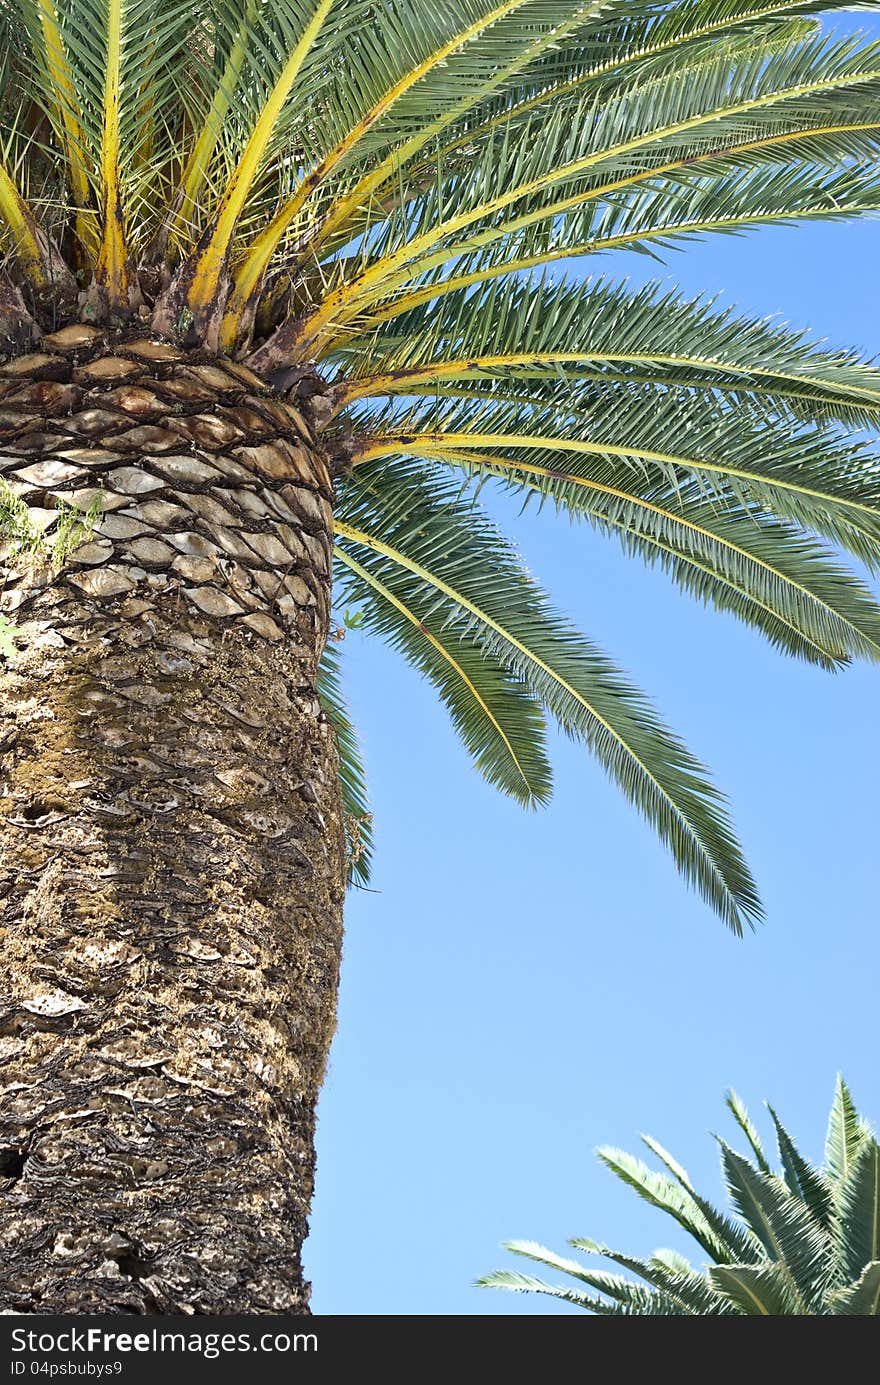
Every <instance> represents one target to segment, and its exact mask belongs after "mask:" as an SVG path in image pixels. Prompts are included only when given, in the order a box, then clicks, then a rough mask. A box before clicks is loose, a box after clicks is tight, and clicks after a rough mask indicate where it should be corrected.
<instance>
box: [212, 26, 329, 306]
mask: <svg viewBox="0 0 880 1385" xmlns="http://www.w3.org/2000/svg"><path fill="white" fill-rule="evenodd" d="M333 4H334V0H320V2H319V4H318V7H317V9H316V10H315V13H314V14H313V16H312V18H311V20H310V21H309V23H308V25H307V26H306V29H305V31H304V33H303V35H302V38H301V39H300V41H299V43H298V44H297V45H296V47H295V48H294V50H293V52H292V53H291V54H290V56H289V57H288V59H287V61H286V63H285V64H284V67H283V69H282V71H281V75H280V76H279V78H278V80H277V82H276V83H275V86H274V87H273V88H272V91H271V92H270V94H269V97H268V100H267V101H266V104H265V105H264V106H263V109H262V111H261V112H260V116H259V118H258V120H257V122H256V124H255V126H254V128H253V131H252V132H251V136H250V139H249V140H248V142H247V145H246V147H245V150H244V153H243V154H242V156H241V159H240V160H239V162H238V166H237V167H236V169H235V171H234V172H233V174H232V177H231V178H230V180H229V183H228V184H227V187H226V191H225V192H224V194H223V198H222V200H221V203H220V209H219V211H218V213H217V219H216V222H215V224H214V229H213V231H212V233H211V235H210V237H209V238H208V240H207V243H206V244H205V245H204V247H203V248H202V249H201V250H200V251H199V253H198V255H197V257H196V260H195V263H194V266H193V272H192V278H191V284H190V290H189V293H188V295H187V302H188V306H189V308H190V310H191V311H192V312H194V313H196V312H201V311H204V310H205V309H207V307H208V306H209V305H210V304H211V303H212V301H214V300H215V299H216V297H217V294H218V292H219V289H220V285H221V281H222V279H223V275H224V273H225V270H226V263H227V260H228V257H229V248H230V246H231V244H232V237H233V235H234V234H235V228H236V226H237V224H238V218H239V217H240V216H241V213H242V211H243V209H244V205H245V203H246V201H247V198H248V194H249V192H250V190H251V186H252V184H253V181H254V178H255V177H256V176H257V172H258V170H259V168H260V165H261V163H262V161H263V157H264V155H265V153H266V149H267V147H268V145H269V141H270V140H271V138H272V134H273V131H274V129H275V126H276V125H277V123H278V120H279V117H280V115H281V112H282V110H283V108H284V106H285V104H286V102H287V98H288V97H289V95H290V91H291V88H292V87H293V84H294V82H295V81H296V78H297V76H298V75H299V71H300V68H301V67H302V65H303V63H304V62H305V60H306V58H307V57H308V55H309V52H310V50H311V48H312V45H313V44H314V42H315V40H316V38H317V37H318V34H319V32H320V30H321V28H322V26H323V23H324V20H325V19H326V18H327V15H328V14H329V12H330V10H331V9H332V7H333Z"/></svg>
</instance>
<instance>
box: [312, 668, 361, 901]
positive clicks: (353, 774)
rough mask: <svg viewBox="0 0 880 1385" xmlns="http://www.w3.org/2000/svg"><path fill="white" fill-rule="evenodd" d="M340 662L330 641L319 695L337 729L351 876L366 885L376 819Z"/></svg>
mask: <svg viewBox="0 0 880 1385" xmlns="http://www.w3.org/2000/svg"><path fill="white" fill-rule="evenodd" d="M340 662H341V661H340V658H339V653H338V651H337V649H335V648H334V646H333V645H330V644H328V645H327V647H326V649H325V650H324V655H323V658H322V660H321V669H320V674H319V678H318V696H319V697H320V699H321V705H322V706H323V708H324V712H325V714H326V715H327V717H328V718H329V720H330V722H331V723H332V725H333V729H334V731H335V732H336V747H337V751H338V754H339V781H340V785H341V788H342V804H343V809H344V811H345V816H346V828H347V836H348V847H349V874H350V878H351V879H352V880H353V881H356V882H357V883H358V884H361V885H366V884H368V883H369V879H370V863H371V860H372V855H373V830H372V825H373V818H372V814H371V813H370V803H369V798H368V796H367V776H366V771H365V769H364V762H363V757H362V755H361V747H360V743H359V741H358V735H357V731H356V729H355V727H354V725H353V724H352V721H351V717H350V715H349V712H348V708H347V706H346V702H345V696H344V693H343V690H342V679H341V668H340Z"/></svg>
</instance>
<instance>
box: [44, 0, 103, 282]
mask: <svg viewBox="0 0 880 1385" xmlns="http://www.w3.org/2000/svg"><path fill="white" fill-rule="evenodd" d="M39 9H40V31H41V33H42V37H43V44H44V49H45V52H44V57H45V62H46V74H47V76H48V79H49V86H50V89H51V95H52V105H53V106H54V108H55V119H56V121H57V124H58V129H59V135H60V137H61V141H62V145H63V148H64V157H65V160H66V165H67V176H68V179H69V182H70V190H71V193H72V194H73V202H74V206H75V207H76V209H77V210H76V238H77V240H78V242H79V244H80V246H81V247H82V249H83V251H84V253H85V254H86V255H87V257H88V258H89V259H91V260H94V257H95V255H96V254H97V251H98V227H97V222H96V219H95V216H94V213H93V212H91V211H90V210H89V203H90V201H91V189H90V187H89V179H88V175H87V173H86V167H85V163H84V160H83V149H84V147H85V134H84V131H83V127H82V120H81V115H80V110H79V103H78V101H77V96H76V91H75V89H74V85H73V78H72V76H71V72H70V65H69V63H68V61H67V54H66V53H65V51H64V41H63V39H62V37H61V29H60V26H59V23H58V15H57V12H56V10H55V6H54V4H53V0H39Z"/></svg>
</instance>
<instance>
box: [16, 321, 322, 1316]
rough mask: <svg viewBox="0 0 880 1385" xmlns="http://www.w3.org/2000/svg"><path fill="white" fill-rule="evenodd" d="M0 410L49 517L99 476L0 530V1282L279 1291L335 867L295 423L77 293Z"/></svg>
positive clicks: (24, 1288) (189, 1302)
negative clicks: (96, 507)
mask: <svg viewBox="0 0 880 1385" xmlns="http://www.w3.org/2000/svg"><path fill="white" fill-rule="evenodd" d="M305 407H306V406H304V409H305ZM0 429H2V432H0V468H2V474H3V477H4V479H5V480H6V482H7V483H8V484H9V485H10V486H11V488H12V489H13V491H14V493H15V494H16V495H17V496H18V497H19V498H20V499H21V500H22V501H23V502H24V503H26V504H27V505H28V507H29V510H30V514H31V518H32V520H33V522H34V523H36V524H37V525H39V526H42V527H43V528H44V529H45V531H46V534H47V545H48V546H50V545H51V542H52V537H53V534H54V533H56V532H57V524H58V520H59V510H58V508H57V507H58V504H59V502H60V501H61V502H66V503H67V504H68V505H72V506H75V507H77V508H78V509H80V510H83V509H85V508H87V506H88V505H89V503H90V502H91V501H92V500H93V499H94V497H95V495H96V494H97V495H100V497H101V506H102V513H101V518H100V520H99V522H98V524H97V527H96V529H95V532H94V533H93V534H92V535H91V536H90V537H89V538H88V540H87V542H86V543H85V544H83V545H82V546H81V547H80V548H79V549H77V550H76V551H75V552H74V553H73V554H72V555H71V556H70V558H69V559H68V560H67V562H66V563H65V566H64V568H63V569H62V570H61V571H60V572H58V571H54V570H53V569H52V567H51V564H47V563H45V562H44V561H43V560H42V559H41V558H40V556H39V555H37V556H35V557H33V558H32V559H30V560H25V559H24V558H22V557H21V556H20V555H19V556H16V555H15V554H7V557H6V565H7V566H6V590H5V595H4V598H3V609H4V610H5V611H7V612H9V613H12V618H13V619H14V621H15V623H16V626H17V629H18V634H17V637H16V638H17V641H18V644H19V646H20V648H19V653H18V656H17V657H16V658H15V659H14V660H12V661H10V662H9V663H8V664H7V666H6V667H5V668H4V670H3V672H2V675H0V753H2V757H3V759H2V785H3V787H2V799H0V909H2V912H0V1199H2V1213H0V1309H2V1310H3V1311H6V1312H25V1313H58V1312H65V1311H67V1312H76V1313H96V1312H111V1313H137V1314H149V1313H160V1314H167V1313H187V1314H189V1313H200V1314H201V1313H208V1314H225V1313H242V1312H244V1313H304V1312H307V1311H308V1306H307V1297H308V1286H307V1285H305V1284H304V1282H303V1278H302V1270H301V1262H300V1251H301V1246H302V1241H303V1238H304V1236H305V1234H306V1230H307V1216H308V1208H309V1202H310V1198H311V1192H312V1181H313V1167H314V1154H313V1133H314V1109H315V1101H316V1097H317V1093H318V1089H319V1086H320V1082H321V1078H322V1075H323V1071H324V1066H325V1062H326V1054H327V1049H328V1045H329V1042H330V1039H331V1037H332V1032H333V1027H334V1011H335V997H336V989H337V980H338V967H339V957H340V947H341V906H342V899H343V893H344V880H345V860H344V835H343V823H342V812H341V807H340V802H339V793H338V786H337V775H336V764H335V754H334V744H333V736H332V731H331V728H330V726H329V725H328V723H327V721H326V718H325V716H324V714H323V712H322V710H321V707H320V704H319V701H318V699H317V696H316V691H315V676H316V667H317V661H318V658H319V656H320V653H321V650H322V648H323V644H324V640H325V639H326V635H327V628H328V612H329V598H330V546H331V545H330V522H331V521H330V502H331V486H330V480H329V476H328V473H327V468H326V464H325V459H324V457H323V455H322V452H321V448H320V441H319V439H318V438H317V437H316V435H315V433H314V431H313V427H312V423H311V421H310V419H309V418H308V417H306V416H305V412H304V410H297V409H295V408H293V407H291V406H290V405H289V404H288V403H287V402H286V401H284V400H283V399H280V398H279V397H278V396H276V395H275V394H274V393H273V391H272V390H271V389H269V388H268V387H267V386H265V385H264V384H263V383H262V382H261V381H260V380H259V379H258V378H257V377H256V376H254V375H253V374H252V373H251V372H249V371H247V370H245V369H244V368H243V367H240V366H238V365H235V364H233V363H231V362H228V361H225V360H224V361H220V360H213V359H209V358H208V357H207V356H204V355H202V356H194V355H192V354H187V353H185V352H183V351H181V350H178V349H177V348H174V347H172V346H170V345H168V344H166V343H162V342H159V341H156V340H154V339H151V338H146V337H143V336H140V337H139V336H137V335H136V334H134V335H133V334H131V333H129V334H128V335H124V336H115V337H108V336H106V335H104V334H101V333H99V332H97V331H95V330H94V329H90V328H87V327H82V326H75V327H71V328H69V329H64V330H62V331H61V332H59V333H56V334H55V335H54V336H52V337H48V338H45V339H44V340H43V341H42V342H41V343H40V345H39V351H38V352H32V353H31V354H30V355H27V356H19V357H18V358H17V359H13V360H12V361H10V362H8V363H7V365H6V366H5V367H2V368H0ZM62 509H63V507H62Z"/></svg>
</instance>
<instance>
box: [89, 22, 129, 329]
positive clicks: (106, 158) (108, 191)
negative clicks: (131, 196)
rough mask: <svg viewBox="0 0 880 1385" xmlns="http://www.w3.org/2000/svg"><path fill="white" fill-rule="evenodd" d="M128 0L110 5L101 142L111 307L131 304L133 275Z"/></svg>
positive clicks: (103, 265) (104, 262)
mask: <svg viewBox="0 0 880 1385" xmlns="http://www.w3.org/2000/svg"><path fill="white" fill-rule="evenodd" d="M123 4H124V0H108V4H107V69H106V72H105V74H104V129H103V137H102V141H101V220H102V225H101V247H100V250H99V252H98V263H97V266H96V270H95V275H96V278H97V280H98V282H99V283H100V284H101V285H102V286H103V287H104V289H105V290H106V293H107V300H108V302H109V305H110V307H111V309H125V308H127V307H128V299H129V288H130V277H129V263H128V246H127V244H126V236H125V214H124V211H123V207H122V187H121V184H120V173H119V153H120V147H119V118H120V112H119V107H120V100H121V67H122V8H123Z"/></svg>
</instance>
